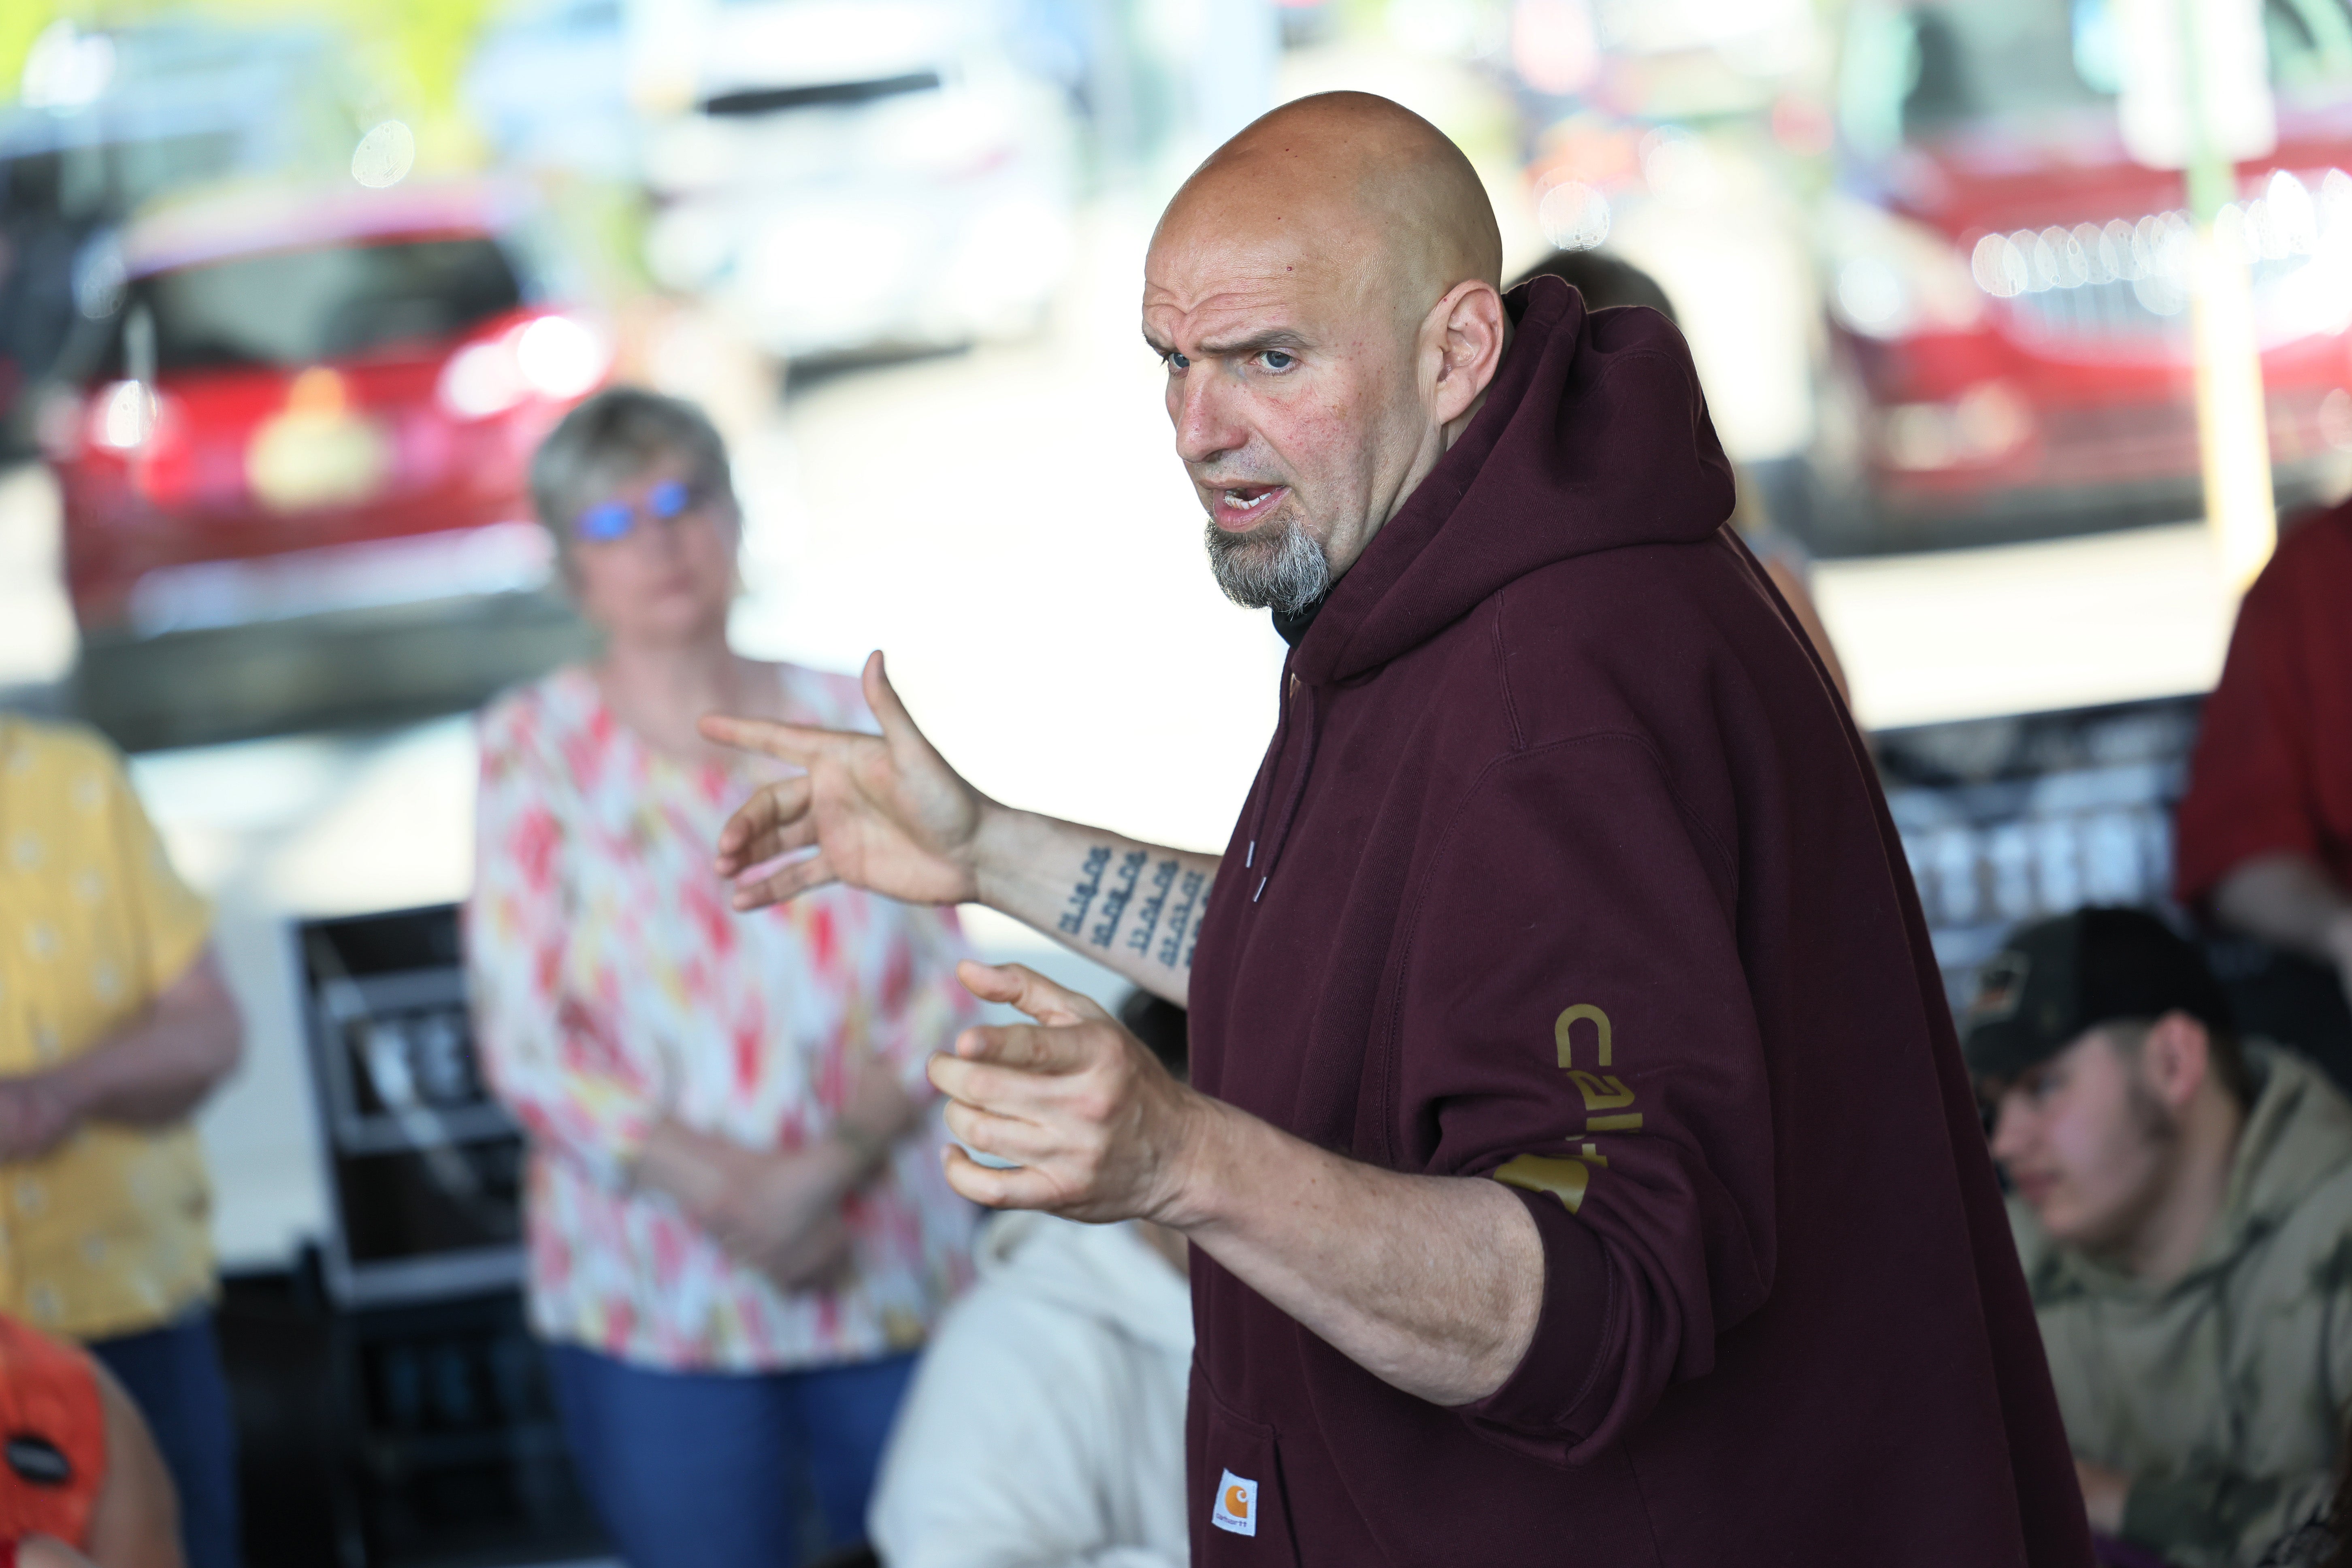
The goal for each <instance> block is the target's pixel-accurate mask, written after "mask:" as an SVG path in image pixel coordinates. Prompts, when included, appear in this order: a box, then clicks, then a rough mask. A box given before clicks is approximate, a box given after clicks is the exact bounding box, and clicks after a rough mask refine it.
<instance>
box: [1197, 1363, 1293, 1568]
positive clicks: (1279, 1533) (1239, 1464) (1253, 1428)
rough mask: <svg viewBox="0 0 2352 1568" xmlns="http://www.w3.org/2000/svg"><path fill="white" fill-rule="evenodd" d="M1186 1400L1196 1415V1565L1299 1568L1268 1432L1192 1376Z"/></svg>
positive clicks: (1275, 1447)
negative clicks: (1192, 1404)
mask: <svg viewBox="0 0 2352 1568" xmlns="http://www.w3.org/2000/svg"><path fill="white" fill-rule="evenodd" d="M1192 1397H1193V1398H1194V1399H1195V1400H1197V1401H1198V1402H1199V1408H1200V1410H1201V1414H1202V1421H1201V1428H1200V1430H1201V1447H1200V1448H1199V1449H1198V1451H1197V1458H1198V1459H1199V1464H1198V1465H1197V1467H1196V1468H1194V1470H1193V1473H1192V1487H1193V1490H1194V1496H1193V1507H1194V1509H1195V1510H1197V1511H1196V1512H1195V1513H1194V1514H1193V1516H1192V1563H1193V1565H1194V1568H1225V1565H1227V1564H1231V1565H1232V1568H1244V1565H1246V1568H1297V1563H1298V1542H1297V1540H1296V1539H1295V1538H1294V1537H1293V1536H1292V1534H1291V1531H1290V1505H1289V1500H1288V1499H1287V1498H1286V1496H1285V1494H1284V1491H1283V1485H1282V1450H1281V1447H1280V1445H1279V1444H1278V1443H1277V1442H1276V1440H1275V1436H1274V1428H1273V1427H1271V1426H1266V1425H1265V1424H1264V1423H1263V1422H1257V1421H1252V1420H1250V1419H1249V1418H1248V1417H1247V1416H1244V1415H1235V1414H1234V1412H1233V1411H1232V1410H1230V1409H1228V1408H1226V1405H1225V1403H1224V1401H1223V1400H1221V1399H1219V1398H1218V1397H1217V1396H1216V1394H1214V1393H1213V1392H1212V1391H1211V1389H1210V1387H1209V1384H1208V1381H1207V1379H1205V1378H1203V1377H1202V1376H1201V1375H1200V1374H1199V1373H1197V1372H1196V1373H1193V1376H1192Z"/></svg>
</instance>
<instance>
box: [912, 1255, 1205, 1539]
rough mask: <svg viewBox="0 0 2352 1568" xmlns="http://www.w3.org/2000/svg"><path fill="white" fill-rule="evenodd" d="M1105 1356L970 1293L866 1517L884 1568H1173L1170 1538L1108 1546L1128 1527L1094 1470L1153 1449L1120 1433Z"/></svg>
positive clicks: (930, 1357)
mask: <svg viewBox="0 0 2352 1568" xmlns="http://www.w3.org/2000/svg"><path fill="white" fill-rule="evenodd" d="M1117 1354H1118V1352H1117V1350H1116V1348H1115V1347H1113V1346H1110V1345H1107V1344H1106V1343H1105V1342H1104V1339H1103V1338H1102V1337H1101V1336H1097V1335H1090V1334H1088V1333H1086V1332H1085V1331H1077V1332H1073V1331H1071V1325H1069V1324H1068V1323H1067V1322H1066V1321H1064V1320H1062V1319H1060V1318H1059V1317H1058V1316H1057V1315H1056V1314H1053V1313H1051V1312H1050V1311H1049V1310H1045V1309H1042V1308H1040V1307H1039V1306H1037V1305H1036V1304H1035V1303H1034V1302H1029V1301H1025V1300H1020V1299H1018V1298H1006V1297H1002V1296H999V1297H991V1296H990V1295H989V1294H988V1293H986V1292H984V1291H983V1292H982V1294H981V1295H979V1296H975V1297H973V1298H971V1299H970V1300H967V1301H966V1302H964V1304H963V1305H962V1307H961V1308H960V1309H959V1310H956V1311H955V1312H953V1313H951V1314H950V1317H949V1319H948V1321H947V1322H946V1324H945V1326H944V1327H943V1328H942V1329H941V1331H940V1334H939V1336H938V1338H937V1339H936V1340H934V1341H933V1342H932V1344H931V1347H930V1349H929V1351H928V1352H926V1353H925V1355H924V1357H923V1362H922V1365H921V1367H920V1368H919V1370H918V1372H917V1373H916V1375H915V1382H914V1386H913V1387H912V1388H911V1389H910V1390H909V1391H908V1395H907V1401H906V1404H905V1405H904V1406H903V1407H902V1408H901V1409H900V1412H899V1415H898V1426H897V1429H896V1430H895V1431H894V1432H893V1434H892V1436H891V1439H890V1446H889V1448H888V1451H887V1453H886V1454H885V1456H884V1458H883V1462H882V1473H881V1477H880V1479H879V1480H878V1482H877V1485H876V1488H875V1493H874V1501H873V1505H872V1508H871V1510H870V1511H869V1513H868V1516H867V1529H868V1531H869V1533H870V1534H871V1535H872V1537H873V1541H874V1545H875V1549H876V1551H877V1552H878V1553H879V1554H880V1555H881V1558H882V1561H883V1563H885V1564H886V1565H887V1568H1184V1565H1185V1563H1186V1557H1187V1552H1186V1550H1185V1547H1184V1544H1183V1542H1181V1541H1178V1542H1160V1543H1156V1544H1144V1543H1139V1542H1135V1541H1133V1540H1131V1539H1130V1540H1121V1539H1119V1537H1120V1536H1121V1535H1122V1534H1128V1535H1131V1534H1133V1533H1136V1532H1137V1521H1133V1520H1125V1521H1123V1520H1121V1519H1119V1518H1118V1515H1119V1514H1120V1513H1122V1512H1126V1511H1129V1510H1124V1509H1122V1508H1121V1506H1120V1503H1119V1501H1118V1498H1117V1497H1116V1496H1115V1495H1114V1494H1115V1493H1118V1492H1119V1491H1120V1490H1121V1488H1119V1487H1118V1485H1116V1484H1115V1479H1114V1478H1111V1477H1108V1476H1107V1475H1106V1471H1105V1467H1107V1466H1117V1465H1120V1464H1123V1463H1132V1462H1134V1460H1135V1459H1136V1458H1139V1457H1140V1456H1142V1455H1144V1454H1149V1453H1150V1452H1152V1451H1153V1449H1154V1445H1152V1444H1150V1443H1149V1442H1143V1443H1139V1442H1137V1441H1136V1440H1135V1439H1136V1435H1135V1434H1133V1433H1131V1432H1129V1431H1128V1430H1126V1428H1127V1427H1128V1426H1129V1423H1131V1422H1132V1421H1133V1420H1134V1419H1135V1415H1136V1413H1135V1412H1134V1411H1132V1410H1130V1409H1125V1408H1122V1405H1124V1404H1125V1403H1126V1402H1125V1401H1124V1400H1123V1399H1122V1398H1121V1394H1122V1386H1121V1384H1120V1381H1119V1378H1118V1370H1117V1367H1116V1365H1115V1364H1114V1358H1115V1357H1116V1355H1117ZM1180 1419H1181V1416H1180ZM1141 1482H1142V1484H1144V1485H1147V1486H1150V1485H1159V1484H1160V1482H1161V1478H1160V1477H1158V1476H1156V1475H1155V1476H1150V1477H1145V1478H1141Z"/></svg>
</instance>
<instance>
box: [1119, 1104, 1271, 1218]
mask: <svg viewBox="0 0 2352 1568" xmlns="http://www.w3.org/2000/svg"><path fill="white" fill-rule="evenodd" d="M1181 1093H1182V1095H1183V1099H1182V1100H1181V1102H1180V1103H1181V1107H1182V1110H1181V1113H1180V1119H1179V1128H1180V1131H1178V1133H1177V1137H1176V1140H1175V1144H1174V1148H1173V1150H1172V1152H1171V1155H1170V1158H1169V1164H1170V1166H1171V1173H1170V1176H1169V1178H1168V1181H1167V1184H1166V1187H1167V1191H1166V1194H1165V1195H1164V1196H1163V1197H1162V1198H1161V1199H1160V1202H1158V1203H1156V1204H1154V1205H1152V1210H1153V1212H1151V1213H1149V1214H1146V1215H1142V1216H1141V1217H1143V1218H1145V1219H1150V1220H1155V1221H1157V1222H1158V1223H1160V1224H1161V1225H1164V1226H1167V1227H1168V1228H1169V1229H1171V1230H1175V1231H1182V1232H1184V1233H1185V1234H1186V1235H1188V1236H1189V1235H1190V1234H1192V1232H1194V1231H1197V1230H1203V1229H1209V1228H1212V1227H1213V1226H1215V1225H1216V1224H1217V1223H1218V1222H1219V1221H1220V1220H1221V1219H1223V1217H1224V1215H1225V1214H1226V1212H1227V1204H1226V1195H1227V1192H1228V1190H1229V1183H1230V1182H1231V1181H1232V1180H1233V1179H1234V1165H1235V1164H1236V1163H1238V1162H1239V1161H1240V1160H1241V1159H1242V1158H1243V1156H1244V1147H1243V1145H1244V1143H1245V1142H1247V1137H1246V1129H1245V1128H1244V1125H1242V1124H1243V1123H1245V1122H1248V1121H1251V1120H1253V1119H1252V1118H1251V1117H1250V1116H1249V1114H1248V1113H1247V1112H1246V1111H1240V1110H1234V1108H1233V1107H1232V1106H1229V1105H1227V1104H1225V1103H1224V1101H1223V1100H1215V1099H1213V1098H1211V1097H1210V1096H1208V1095H1205V1094H1202V1092H1201V1091H1200V1090H1198V1089H1192V1088H1191V1087H1190V1086H1186V1087H1184V1088H1183V1089H1181Z"/></svg>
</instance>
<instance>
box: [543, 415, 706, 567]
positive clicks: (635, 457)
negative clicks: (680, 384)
mask: <svg viewBox="0 0 2352 1568" xmlns="http://www.w3.org/2000/svg"><path fill="white" fill-rule="evenodd" d="M663 458H685V459H686V460H687V462H688V465H689V466H690V467H691V469H692V475H691V478H690V479H689V480H688V482H689V483H690V484H691V485H692V486H693V487H694V489H695V490H696V492H697V493H698V495H700V496H701V497H704V498H706V499H708V500H717V501H723V502H724V503H725V505H726V507H727V510H729V511H730V512H731V511H733V510H735V481H734V478H733V475H732V474H731V472H730V469H729V468H728V464H727V443H726V441H725V440H724V439H723V438H721V437H720V436H719V427H718V426H715V425H713V424H711V423H710V417H709V416H708V415H706V414H704V413H703V412H702V410H701V409H699V408H698V407H696V406H695V405H693V404H691V403H688V402H687V401H686V400H685V399H684V398H682V397H667V396H664V395H662V394H660V393H658V392H647V391H646V390H645V389H644V388H643V387H637V386H614V387H607V388H606V389H605V390H604V391H603V392H600V393H598V394H596V395H594V396H593V397H591V398H589V399H588V400H587V401H586V402H584V403H583V404H581V405H580V406H579V407H577V408H574V409H573V410H572V412H571V413H569V414H567V415H565V416H563V420H562V423H561V424H559V425H557V426H556V427H555V428H554V429H552V430H551V431H549V432H548V434H547V439H546V440H544V441H541V443H540V444H539V450H538V451H537V452H535V453H533V454H532V455H531V459H530V500H531V505H532V506H533V507H534V508H535V509H536V510H538V512H539V521H540V523H541V526H542V527H544V528H545V529H546V530H547V531H548V532H549V533H551V534H552V535H554V537H555V552H556V554H557V555H558V556H559V557H561V558H562V559H564V560H567V561H568V560H569V559H570V558H571V555H572V542H573V528H574V526H575V525H576V524H577V523H578V521H579V519H580V514H581V512H582V511H583V510H585V509H587V508H588V507H590V506H592V505H593V504H595V503H596V502H597V501H600V500H604V497H605V496H606V495H608V494H609V493H610V492H611V491H612V490H613V489H614V487H615V486H618V485H623V484H626V483H627V482H628V481H629V480H630V479H633V478H635V476H637V475H638V474H641V473H643V472H645V471H646V468H650V467H652V466H653V465H654V464H656V463H657V462H660V461H661V460H662V459H663Z"/></svg>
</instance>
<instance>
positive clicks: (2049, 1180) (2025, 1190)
mask: <svg viewBox="0 0 2352 1568" xmlns="http://www.w3.org/2000/svg"><path fill="white" fill-rule="evenodd" d="M2009 1184H2010V1185H2011V1187H2012V1188H2014V1189H2015V1190H2016V1192H2017V1195H2018V1196H2019V1197H2021V1198H2023V1199H2024V1200H2025V1201H2026V1202H2027V1203H2029V1204H2031V1205H2033V1206H2034V1207H2035V1208H2037V1209H2038V1208H2040V1207H2041V1206H2042V1204H2043V1202H2044V1201H2045V1200H2047V1199H2048V1198H2049V1196H2050V1194H2051V1193H2052V1192H2053V1190H2055V1189H2056V1187H2057V1185H2058V1178H2057V1177H2056V1176H2054V1175H2053V1174H2052V1173H2049V1172H2047V1171H2019V1170H2011V1172H2010V1173H2009Z"/></svg>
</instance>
